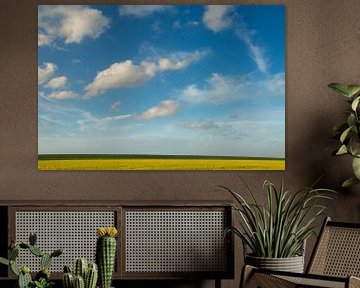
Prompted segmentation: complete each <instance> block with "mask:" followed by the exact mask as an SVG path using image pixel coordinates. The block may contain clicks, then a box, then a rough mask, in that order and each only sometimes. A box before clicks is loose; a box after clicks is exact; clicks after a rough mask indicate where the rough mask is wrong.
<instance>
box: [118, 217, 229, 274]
mask: <svg viewBox="0 0 360 288" xmlns="http://www.w3.org/2000/svg"><path fill="white" fill-rule="evenodd" d="M225 218H226V216H225V213H224V211H214V210H213V211H211V210H210V211H205V210H201V211H200V210H197V211H191V210H146V211H145V210H137V211H126V212H125V222H126V223H125V250H126V253H125V254H126V255H125V257H126V259H125V272H145V273H146V272H148V273H151V272H165V273H166V272H222V271H226V268H227V267H226V266H227V265H226V264H227V263H226V249H225V244H224V240H223V231H224V228H225V227H226V219H225Z"/></svg>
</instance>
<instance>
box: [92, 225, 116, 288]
mask: <svg viewBox="0 0 360 288" xmlns="http://www.w3.org/2000/svg"><path fill="white" fill-rule="evenodd" d="M117 234H118V231H117V230H116V228H115V227H106V228H104V227H102V228H98V229H97V235H98V237H99V238H98V239H97V243H96V262H97V265H98V267H99V284H100V285H99V286H100V288H110V287H111V280H112V275H113V272H114V265H115V258H116V236H117Z"/></svg>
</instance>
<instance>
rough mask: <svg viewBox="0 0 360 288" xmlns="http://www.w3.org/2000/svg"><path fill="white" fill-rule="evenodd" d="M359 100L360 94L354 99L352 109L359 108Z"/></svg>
mask: <svg viewBox="0 0 360 288" xmlns="http://www.w3.org/2000/svg"><path fill="white" fill-rule="evenodd" d="M359 101H360V96H358V97H356V98H355V99H354V101H352V103H351V109H352V110H354V111H356V108H357V107H358V105H359Z"/></svg>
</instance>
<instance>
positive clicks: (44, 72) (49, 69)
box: [38, 62, 57, 85]
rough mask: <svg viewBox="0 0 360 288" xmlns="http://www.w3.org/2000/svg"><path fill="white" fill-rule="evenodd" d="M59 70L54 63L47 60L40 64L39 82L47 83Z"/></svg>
mask: <svg viewBox="0 0 360 288" xmlns="http://www.w3.org/2000/svg"><path fill="white" fill-rule="evenodd" d="M56 70H57V66H56V65H55V64H54V63H50V62H46V63H44V64H43V65H42V66H38V83H39V84H40V85H41V84H43V83H45V82H46V81H47V80H49V79H50V77H51V76H52V75H53V74H54V73H55V71H56Z"/></svg>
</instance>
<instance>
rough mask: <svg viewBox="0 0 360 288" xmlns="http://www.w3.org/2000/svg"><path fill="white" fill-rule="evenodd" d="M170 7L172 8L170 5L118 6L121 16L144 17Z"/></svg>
mask: <svg viewBox="0 0 360 288" xmlns="http://www.w3.org/2000/svg"><path fill="white" fill-rule="evenodd" d="M171 9H173V7H172V6H171V5H122V6H120V7H119V14H120V15H121V16H124V15H127V16H135V17H146V16H150V15H152V14H154V13H158V12H165V11H168V10H171Z"/></svg>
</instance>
